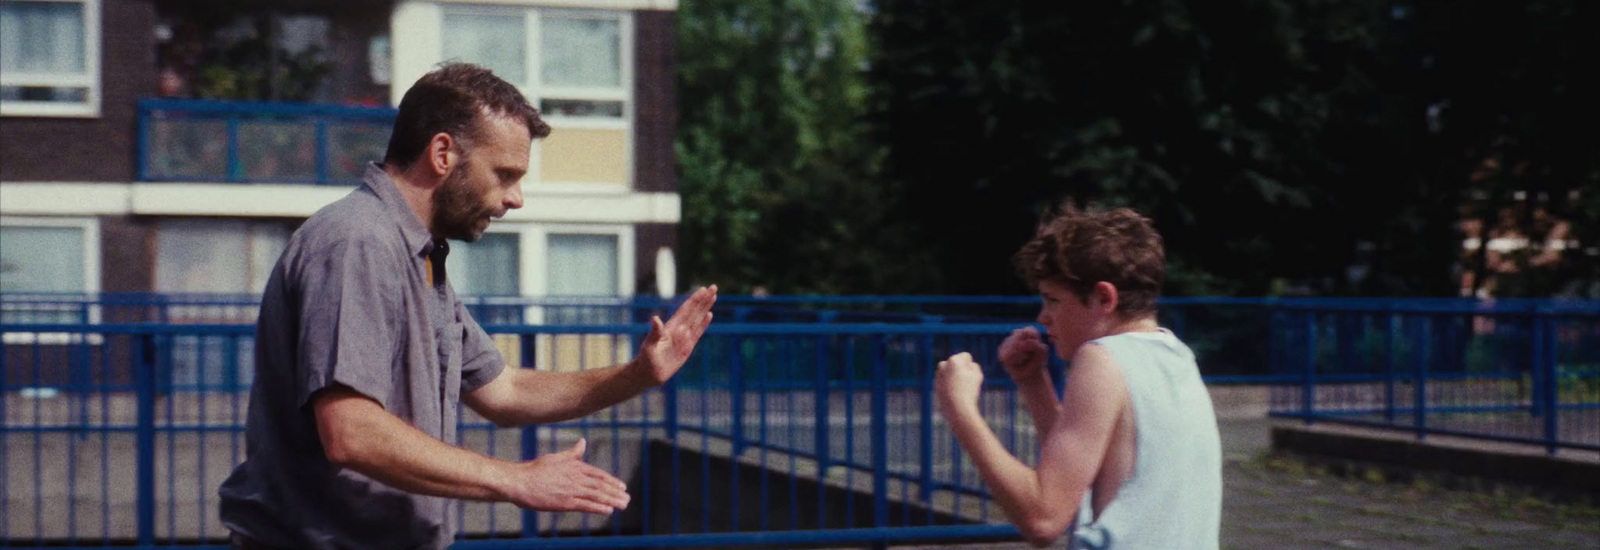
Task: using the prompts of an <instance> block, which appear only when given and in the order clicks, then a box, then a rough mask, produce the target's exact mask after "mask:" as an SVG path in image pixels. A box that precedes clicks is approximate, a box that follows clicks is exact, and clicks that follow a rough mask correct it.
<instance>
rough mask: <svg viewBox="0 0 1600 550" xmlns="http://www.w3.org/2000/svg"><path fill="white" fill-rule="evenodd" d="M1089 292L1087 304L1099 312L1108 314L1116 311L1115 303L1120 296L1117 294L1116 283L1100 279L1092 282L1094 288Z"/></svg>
mask: <svg viewBox="0 0 1600 550" xmlns="http://www.w3.org/2000/svg"><path fill="white" fill-rule="evenodd" d="M1090 294H1091V296H1090V299H1089V304H1090V306H1091V307H1093V308H1095V310H1096V311H1098V312H1100V314H1102V315H1109V314H1111V313H1113V312H1115V311H1117V303H1118V302H1119V301H1120V299H1121V296H1119V295H1118V294H1117V287H1116V285H1113V284H1111V283H1108V282H1105V281H1100V282H1098V283H1095V284H1094V290H1093V291H1090Z"/></svg>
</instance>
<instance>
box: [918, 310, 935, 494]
mask: <svg viewBox="0 0 1600 550" xmlns="http://www.w3.org/2000/svg"><path fill="white" fill-rule="evenodd" d="M922 349H923V350H926V351H927V352H928V357H927V358H926V359H922V354H920V353H918V354H917V357H918V358H919V359H922V360H921V361H920V362H921V365H919V366H918V369H917V372H919V373H922V375H921V376H918V377H917V393H918V396H917V397H918V399H919V400H920V401H919V402H918V405H919V406H920V408H921V412H922V414H921V416H922V418H921V419H920V420H921V426H920V427H921V430H920V432H921V433H919V434H918V436H919V437H918V441H919V444H918V449H917V450H918V451H921V454H922V456H921V457H920V458H921V464H922V467H921V468H920V470H921V472H920V473H921V474H922V475H921V478H922V483H921V485H922V490H921V491H920V492H919V493H918V495H917V499H918V500H921V501H922V502H925V503H928V504H930V506H929V509H930V510H931V509H932V506H931V504H932V503H933V424H934V416H933V375H932V374H930V373H928V372H926V371H924V369H927V368H928V367H930V366H932V365H935V364H937V362H936V361H935V360H934V359H935V357H937V353H936V352H935V350H934V348H933V336H923V337H922Z"/></svg>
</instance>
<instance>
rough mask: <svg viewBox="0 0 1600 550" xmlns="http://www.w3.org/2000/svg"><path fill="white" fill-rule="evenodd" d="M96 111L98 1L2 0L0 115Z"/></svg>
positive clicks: (71, 114) (0, 14) (68, 114)
mask: <svg viewBox="0 0 1600 550" xmlns="http://www.w3.org/2000/svg"><path fill="white" fill-rule="evenodd" d="M99 114H100V0H0V115H5V116H99Z"/></svg>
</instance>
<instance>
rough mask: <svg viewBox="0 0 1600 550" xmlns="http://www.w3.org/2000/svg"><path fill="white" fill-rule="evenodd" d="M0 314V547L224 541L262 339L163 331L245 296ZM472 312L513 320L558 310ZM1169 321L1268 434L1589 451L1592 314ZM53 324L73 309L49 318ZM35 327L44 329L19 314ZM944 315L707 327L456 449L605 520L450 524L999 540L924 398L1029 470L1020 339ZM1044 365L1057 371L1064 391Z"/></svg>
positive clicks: (1189, 309)
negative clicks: (596, 472) (1221, 361)
mask: <svg viewBox="0 0 1600 550" xmlns="http://www.w3.org/2000/svg"><path fill="white" fill-rule="evenodd" d="M0 298H3V300H0V305H4V306H5V309H3V310H0V311H4V312H6V315H7V317H6V318H4V319H0V336H4V338H3V339H0V411H3V413H4V415H5V416H4V417H3V419H0V420H3V422H0V465H3V466H4V468H3V469H0V498H3V499H4V501H3V503H0V504H3V506H0V547H40V546H52V545H53V546H59V545H66V546H69V547H91V546H103V545H111V544H138V545H141V546H143V547H149V548H153V547H168V546H181V545H186V544H204V543H214V542H216V541H218V540H219V537H221V536H223V534H224V533H223V531H222V527H221V525H220V523H218V521H217V520H216V518H215V508H216V501H215V488H216V487H217V486H218V485H219V484H220V483H221V481H222V479H223V477H224V476H226V475H227V473H228V472H229V471H230V470H231V468H232V467H233V465H235V464H237V463H238V461H239V460H240V459H241V453H242V451H243V436H242V426H243V421H244V411H245V407H246V406H247V403H248V381H249V380H250V379H251V377H252V375H253V368H254V367H253V361H252V359H253V358H252V349H253V348H252V346H253V332H254V329H253V327H252V326H250V325H249V324H242V323H241V321H242V320H237V319H236V320H233V321H232V322H231V323H230V324H206V323H188V324H186V323H183V322H180V321H182V320H190V321H195V320H205V319H214V318H216V317H218V315H213V314H208V313H200V314H194V315H190V316H188V317H184V316H182V315H177V313H184V312H188V313H184V314H185V315H189V314H191V313H193V312H194V311H202V312H203V311H204V310H205V308H207V307H216V308H241V307H242V308H251V307H253V298H251V299H250V300H245V299H244V298H249V297H236V298H230V299H218V298H215V297H213V300H212V301H211V302H207V301H204V300H200V299H198V298H196V297H190V298H196V299H187V300H181V299H176V298H182V297H168V298H172V299H171V300H169V301H168V302H167V303H165V304H161V307H166V308H169V309H167V310H166V312H165V313H160V311H161V310H160V309H159V308H156V306H153V305H151V304H149V303H147V302H148V300H132V299H129V300H123V301H118V300H117V299H106V297H104V296H101V297H97V299H95V300H93V301H85V300H79V301H78V302H77V303H81V304H85V305H84V307H83V309H80V310H72V309H71V308H65V309H62V308H60V307H56V308H49V307H45V308H35V309H33V310H30V309H28V308H27V307H24V305H25V302H22V301H20V300H19V299H16V297H15V296H10V297H3V296H0ZM125 298H126V297H125ZM728 298H732V299H731V300H730V299H728ZM724 300H726V301H727V302H729V304H721V306H722V307H728V306H730V305H731V306H732V307H752V308H753V309H751V311H752V312H753V314H752V315H753V316H755V317H758V318H759V317H760V315H765V314H768V313H770V312H769V311H766V310H759V309H757V308H755V306H748V305H745V304H741V302H742V301H744V300H746V299H743V298H739V297H725V298H724ZM749 300H754V299H749ZM1010 300H1017V301H1019V303H1020V302H1031V300H1030V299H1010ZM70 301H71V300H68V299H62V300H58V302H60V303H65V302H70ZM480 302H482V303H480V304H478V305H485V304H487V305H488V306H490V307H502V306H503V307H514V308H515V309H516V310H518V311H522V312H523V313H524V314H526V311H527V310H526V309H525V308H528V307H546V306H550V307H555V306H554V305H551V304H541V305H539V306H530V305H528V304H529V302H527V301H526V300H525V299H515V300H511V301H510V302H511V303H510V304H509V305H507V304H501V303H497V302H496V301H495V300H493V299H490V300H486V301H480ZM762 303H763V304H765V303H770V302H762ZM141 304H142V305H141ZM839 304H842V306H840V307H853V306H860V305H861V304H854V303H851V302H850V301H848V300H847V301H841V302H839V303H838V304H835V305H839ZM35 305H37V304H35ZM57 305H59V303H57ZM124 305H127V307H129V308H132V309H130V310H128V311H134V310H136V309H137V310H139V311H142V312H143V313H141V314H140V315H154V316H153V317H146V318H141V319H138V320H136V321H129V322H110V320H112V319H113V318H117V317H125V316H134V315H133V314H131V313H128V312H119V310H117V309H116V308H118V307H122V306H124ZM557 305H562V304H557ZM564 305H568V306H573V307H580V306H591V307H607V308H610V307H617V308H627V309H616V310H607V311H616V312H623V311H625V312H626V313H622V314H620V315H626V316H629V317H632V318H633V319H635V320H637V319H642V318H644V317H646V316H648V314H651V313H657V312H659V313H667V312H668V311H669V310H670V309H671V303H663V302H660V301H654V300H648V299H647V300H641V301H638V302H635V301H632V300H628V301H623V302H618V303H614V304H609V305H608V304H600V305H596V304H595V303H592V302H590V303H583V304H577V305H574V304H573V303H567V304H564ZM920 305H921V306H924V307H929V308H937V307H940V306H938V305H937V304H920ZM174 307H175V308H180V309H171V308H174ZM812 307H815V306H812ZM867 307H881V306H876V305H869V306H867ZM96 308H98V309H96ZM140 308H142V309H140ZM181 308H198V309H189V310H186V309H181ZM1169 309H1176V310H1178V312H1177V313H1176V314H1173V313H1171V312H1169V313H1167V314H1164V315H1166V316H1165V317H1164V320H1163V323H1164V324H1167V325H1168V326H1172V327H1173V328H1174V329H1175V330H1176V331H1177V332H1178V333H1179V334H1180V336H1182V337H1183V338H1185V339H1186V340H1188V341H1190V342H1191V344H1194V347H1195V348H1196V351H1197V353H1198V355H1199V357H1200V361H1201V364H1202V369H1203V370H1205V371H1207V372H1208V373H1210V374H1209V375H1208V376H1207V379H1208V381H1210V382H1219V381H1226V382H1237V381H1239V380H1240V379H1239V378H1238V377H1234V376H1227V375H1217V374H1214V372H1215V371H1213V370H1212V369H1210V368H1209V367H1208V365H1209V364H1212V363H1214V362H1215V361H1218V359H1217V357H1224V358H1226V357H1230V356H1229V355H1228V353H1229V352H1228V350H1229V349H1230V348H1229V347H1228V346H1237V347H1241V348H1243V347H1246V346H1244V345H1243V344H1239V343H1236V342H1237V341H1238V340H1242V339H1245V338H1246V336H1230V337H1222V336H1219V334H1223V333H1219V332H1218V331H1235V333H1237V334H1243V335H1247V336H1249V335H1254V336H1250V337H1253V338H1254V340H1253V346H1254V347H1255V349H1256V352H1258V353H1259V354H1260V355H1261V356H1262V357H1263V358H1264V359H1263V363H1264V364H1266V365H1268V369H1269V370H1267V371H1266V373H1265V374H1264V375H1258V376H1255V377H1253V378H1250V380H1262V379H1269V380H1273V381H1275V382H1277V383H1278V384H1277V385H1276V386H1275V387H1274V389H1273V390H1272V403H1271V408H1272V413H1273V414H1274V415H1277V416H1281V417H1288V418H1298V419H1304V420H1306V421H1308V422H1341V423H1353V424H1361V425H1369V426H1381V427H1387V428H1392V429H1403V430H1407V431H1411V432H1414V433H1416V434H1417V436H1418V437H1428V436H1430V435H1432V434H1451V435H1464V436H1469V437H1478V438H1484V439H1494V440H1504V441H1514V442H1522V443H1530V444H1535V445H1540V446H1543V447H1545V448H1547V449H1550V450H1551V451H1552V452H1554V451H1555V450H1557V449H1562V448H1575V449H1597V448H1600V302H1594V301H1587V302H1550V301H1529V302H1506V301H1502V302H1498V303H1494V304H1485V303H1476V302H1472V303H1467V302H1457V301H1426V302H1389V301H1361V300H1356V301H1321V302H1318V301H1296V302H1287V303H1286V302H1282V301H1253V302H1251V301H1234V300H1219V301H1217V302H1216V303H1214V304H1206V303H1204V302H1200V303H1191V304H1185V305H1182V306H1179V307H1172V308H1169ZM67 310H70V311H78V312H81V315H78V316H76V317H75V316H74V315H71V314H63V313H61V311H67ZM30 311H47V312H48V311H54V312H55V313H51V314H49V315H42V316H40V317H36V318H34V319H32V320H29V319H28V318H27V315H32V313H29V312H30ZM539 311H541V312H542V311H543V310H539ZM778 311H783V310H778ZM162 315H165V317H163V316H162ZM918 315H925V313H923V314H918ZM253 316H254V315H253V310H250V314H249V317H252V318H253ZM575 317H577V318H579V320H582V319H584V318H587V317H586V316H584V315H577V316H575ZM84 318H99V319H100V320H101V322H98V323H87V324H86V323H84V322H82V319H84ZM480 318H485V319H490V317H488V316H485V315H480ZM507 318H508V319H511V318H513V316H508V317H507ZM837 318H838V317H837V316H835V317H834V319H837ZM947 319H949V318H948V317H942V318H941V319H940V320H936V321H928V320H923V321H921V322H897V323H866V324H863V323H839V322H833V323H826V322H807V323H777V322H769V323H754V322H744V323H740V322H728V321H729V319H728V318H726V317H724V316H720V315H719V321H718V322H717V323H716V324H714V325H713V328H712V330H711V332H710V333H708V335H707V337H706V339H705V340H704V341H703V342H702V344H701V347H700V348H699V349H698V350H697V352H696V354H695V356H694V358H693V359H692V360H691V363H690V364H689V365H688V366H686V367H685V369H684V371H683V372H682V373H680V375H679V376H678V377H677V378H676V379H675V380H674V381H673V382H672V383H670V384H668V385H667V386H664V387H662V388H658V389H655V390H651V391H650V392H647V393H646V394H645V395H643V396H641V397H640V398H639V399H636V400H633V401H630V402H628V403H625V404H622V405H619V406H618V407H614V408H612V409H610V410H607V411H602V412H600V413H597V414H595V415H592V416H590V417H587V418H584V419H580V420H577V421H573V422H568V423H562V424H557V425H549V426H538V427H532V428H526V429H517V430H507V429H498V428H495V427H494V426H492V425H491V424H489V423H488V422H485V421H483V420H482V419H481V418H478V417H476V416H474V415H473V414H471V413H470V411H464V413H463V416H462V418H463V419H464V420H463V425H462V429H461V430H460V434H461V436H460V440H459V441H458V443H459V444H461V445H463V446H465V447H468V448H472V449H475V450H478V451H480V452H484V453H486V454H490V455H493V456H498V457H502V458H506V459H525V458H530V457H533V456H537V455H538V454H543V453H548V452H553V451H556V450H560V449H564V448H566V447H568V446H570V445H571V444H572V443H573V442H574V441H576V439H577V438H578V437H586V438H588V440H589V442H590V449H591V450H590V454H589V459H590V460H591V461H592V462H595V463H597V464H599V465H601V466H602V467H605V468H608V469H610V470H611V471H613V472H614V473H616V474H617V475H619V476H620V477H623V478H624V479H626V480H628V481H629V482H630V485H631V487H632V488H633V489H632V490H633V491H635V499H634V505H633V506H632V507H631V508H630V510H628V511H627V512H625V513H622V514H619V515H617V516H616V517H612V518H600V517H597V516H587V517H586V516H582V515H577V514H538V513H528V512H523V511H521V510H518V509H515V508H514V507H511V506H509V505H491V504H485V503H463V504H461V505H460V507H459V508H458V511H457V514H458V516H457V517H458V521H459V524H460V525H461V526H462V529H463V530H462V532H463V534H464V536H465V537H467V538H466V539H464V540H463V541H462V542H461V543H459V546H460V547H462V548H516V547H530V546H528V545H529V542H528V541H527V540H528V539H537V541H536V542H537V543H538V544H537V546H539V547H558V548H585V547H608V546H614V545H623V546H630V545H631V546H718V547H722V546H735V545H749V544H787V543H799V542H806V543H840V544H851V543H862V542H871V541H887V540H903V539H908V538H918V539H947V538H967V537H988V536H1011V535H1012V534H1014V531H1012V530H1010V528H1009V527H1006V526H1003V525H1000V524H998V523H997V521H998V520H999V516H998V510H996V509H992V508H991V507H990V505H989V501H988V499H987V498H986V497H985V495H984V492H983V488H982V485H981V484H980V483H979V482H978V477H977V475H976V473H975V471H973V470H972V468H971V466H970V464H968V463H966V462H965V461H964V458H963V456H962V453H960V452H959V450H958V448H957V446H956V444H955V442H954V441H953V440H952V439H951V438H950V436H949V433H948V429H947V428H946V427H945V426H944V425H943V424H942V420H940V419H939V418H938V416H937V415H936V414H934V412H933V401H932V399H931V398H930V393H929V392H930V391H931V376H930V374H931V370H930V369H931V368H932V366H933V365H934V364H935V363H936V362H937V360H938V359H940V358H942V357H944V356H946V355H948V354H949V353H952V352H954V351H972V352H974V353H975V355H977V356H978V357H979V359H980V361H981V362H983V363H984V364H985V365H988V366H989V367H991V373H990V374H991V377H990V388H989V391H988V392H986V394H985V397H984V407H985V411H986V414H985V417H986V418H988V419H989V420H990V422H991V423H992V425H993V426H994V427H995V429H996V431H997V433H999V434H1000V435H1001V439H1002V441H1004V442H1005V443H1006V444H1007V445H1008V446H1009V447H1010V448H1011V449H1012V450H1014V451H1015V452H1017V453H1018V454H1019V455H1021V456H1031V455H1032V454H1033V453H1034V452H1035V451H1036V445H1035V442H1034V440H1033V430H1032V426H1031V423H1030V421H1029V419H1028V418H1027V416H1026V414H1025V412H1024V410H1023V407H1022V404H1021V403H1020V400H1019V399H1018V397H1017V395H1016V394H1015V392H1014V391H1012V388H1011V387H1010V384H1009V381H1008V380H1006V379H1005V377H1004V376H1003V374H1001V373H1000V372H998V370H997V369H993V367H994V366H996V365H997V362H996V361H995V359H994V357H995V348H996V346H997V345H998V342H999V340H1000V339H1001V338H1003V337H1004V335H1005V334H1007V333H1008V332H1009V331H1010V330H1011V329H1012V328H1014V327H1015V326H1016V324H1017V322H1019V320H1012V321H1011V322H1006V323H986V324H962V323H953V322H949V321H948V320H947ZM1257 326H1259V327H1260V328H1259V329H1257V328H1251V327H1257ZM486 327H487V328H488V329H489V330H490V331H491V332H493V333H495V334H496V339H497V342H498V343H499V344H500V345H501V349H502V351H503V352H504V353H505V354H506V355H507V357H508V359H510V360H511V361H513V362H514V363H516V364H522V365H535V364H537V365H540V366H541V367H543V368H553V369H565V370H576V369H584V368H593V367H598V366H603V365H606V364H610V363H614V362H617V361H621V360H623V359H626V358H627V357H630V356H631V355H632V353H633V351H634V349H635V348H636V347H637V339H638V338H639V337H640V336H641V335H642V334H643V331H644V330H645V327H644V326H643V325H641V324H639V323H625V324H610V325H594V324H566V325H554V324H546V325H526V324H522V323H511V324H495V323H488V324H487V325H486ZM1228 334H1232V333H1228ZM1197 342H1198V343H1197ZM1208 342H1211V343H1208ZM1217 342H1220V343H1217ZM1208 346H1210V347H1208ZM1061 367H1062V365H1060V364H1059V363H1056V364H1054V365H1053V366H1052V368H1053V371H1054V373H1055V375H1056V376H1057V378H1058V382H1059V378H1060V376H1061ZM1058 386H1059V385H1058Z"/></svg>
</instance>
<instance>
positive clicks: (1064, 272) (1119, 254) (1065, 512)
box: [936, 207, 1222, 550]
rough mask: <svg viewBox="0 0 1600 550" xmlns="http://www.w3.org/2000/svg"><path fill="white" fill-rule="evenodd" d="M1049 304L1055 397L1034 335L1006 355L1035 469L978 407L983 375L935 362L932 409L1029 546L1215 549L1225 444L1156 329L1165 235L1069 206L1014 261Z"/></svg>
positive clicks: (1188, 371) (1192, 370)
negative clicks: (1058, 384) (1066, 364)
mask: <svg viewBox="0 0 1600 550" xmlns="http://www.w3.org/2000/svg"><path fill="white" fill-rule="evenodd" d="M1015 259H1016V263H1017V268H1018V271H1020V272H1021V273H1022V275H1023V277H1024V278H1026V279H1027V280H1028V282H1029V284H1031V285H1033V286H1034V287H1036V288H1038V290H1039V294H1040V295H1041V296H1042V297H1043V298H1044V304H1043V306H1042V307H1041V309H1040V311H1039V319H1038V321H1039V324H1041V325H1044V327H1045V329H1046V331H1047V333H1048V336H1049V339H1050V342H1051V343H1053V344H1054V345H1055V350H1056V353H1057V355H1058V356H1059V357H1061V358H1062V359H1068V358H1070V359H1071V361H1072V369H1071V372H1070V373H1069V376H1068V377H1067V387H1066V392H1065V394H1064V395H1063V396H1062V398H1061V400H1060V401H1057V400H1056V397H1055V388H1054V386H1053V385H1052V384H1051V382H1050V376H1049V374H1048V373H1047V371H1046V370H1045V368H1044V366H1045V361H1046V359H1047V354H1048V353H1049V351H1048V348H1047V347H1046V346H1045V343H1044V341H1042V340H1041V335H1040V334H1039V332H1038V331H1037V330H1035V329H1034V328H1033V327H1027V328H1022V329H1018V330H1016V331H1014V332H1012V333H1011V335H1010V336H1009V337H1007V338H1006V339H1005V341H1004V342H1002V343H1001V344H1000V349H999V355H1000V363H1001V364H1002V365H1004V366H1005V369H1006V371H1007V372H1008V373H1009V374H1010V375H1011V377H1012V379H1013V380H1015V381H1016V383H1017V388H1018V391H1019V392H1021V393H1022V397H1023V400H1024V401H1025V402H1026V404H1027V406H1028V411H1029V414H1030V416H1032V417H1033V421H1034V429H1035V430H1036V431H1037V432H1038V434H1039V440H1040V457H1039V463H1038V468H1037V469H1034V468H1030V467H1028V466H1027V465H1026V464H1024V463H1022V462H1021V461H1019V460H1017V459H1016V457H1013V456H1011V454H1010V453H1007V452H1006V450H1005V448H1004V447H1002V446H1001V445H1000V441H999V440H998V439H996V438H995V435H994V432H993V431H991V430H990V429H989V426H988V424H986V423H985V422H984V419H983V417H982V416H981V415H980V413H979V410H978V395H979V394H980V393H981V391H982V387H983V371H982V369H981V368H980V367H979V366H978V364H977V363H974V362H973V361H972V356H971V355H968V354H966V353H960V354H957V355H954V356H952V357H950V359H949V360H947V361H942V362H940V363H939V370H938V374H937V379H936V387H937V395H938V399H939V409H940V411H941V412H942V413H943V414H944V416H945V418H946V419H948V420H949V422H950V427H951V429H952V430H953V431H954V432H955V435H956V440H957V441H959V442H960V444H961V447H962V448H963V449H966V451H967V453H968V454H969V455H971V456H972V461H973V463H974V464H975V465H976V466H977V467H978V471H979V473H980V474H981V475H982V476H983V479H984V481H985V482H986V483H987V484H988V486H989V489H990V490H991V491H992V492H993V494H994V498H995V500H996V501H998V502H999V503H1000V506H1001V509H1003V510H1004V511H1005V513H1006V516H1007V517H1009V518H1010V519H1011V521H1012V522H1013V523H1015V524H1016V525H1017V528H1018V529H1019V530H1020V531H1022V533H1023V535H1025V536H1026V537H1027V538H1028V540H1029V541H1030V542H1032V543H1033V544H1034V545H1036V546H1041V547H1042V546H1047V545H1049V544H1051V543H1052V542H1054V541H1055V539H1057V538H1059V537H1060V536H1061V535H1062V533H1064V532H1066V531H1067V530H1068V528H1074V529H1073V531H1072V539H1071V547H1072V548H1186V549H1188V548H1194V549H1202V550H1203V549H1207V548H1211V549H1214V548H1217V545H1218V531H1219V530H1220V524H1221V517H1222V516H1221V514H1222V447H1221V442H1220V439H1219V437H1218V434H1217V422H1216V417H1215V415H1214V414H1213V412H1212V407H1211V397H1210V395H1209V394H1208V393H1207V392H1206V388H1205V385H1204V384H1203V383H1202V382H1201V380H1200V372H1199V368H1198V367H1197V366H1196V365H1195V361H1194V353H1193V352H1191V351H1190V350H1189V348H1188V347H1187V346H1185V345H1184V344H1183V342H1180V341H1178V339H1177V338H1176V337H1174V336H1173V334H1172V332H1170V331H1168V330H1166V329H1164V328H1161V327H1160V326H1159V325H1157V324H1156V306H1155V301H1156V297H1157V296H1158V295H1159V293H1160V290H1161V280H1162V275H1163V272H1164V271H1165V254H1164V253H1163V251H1162V249H1161V235H1160V234H1158V233H1156V231H1155V229H1154V227H1152V225H1151V223H1150V220H1148V219H1146V218H1144V217H1143V216H1140V215H1139V214H1137V213H1135V212H1133V211H1132V210H1128V209H1125V208H1124V209H1117V210H1112V211H1108V212H1097V211H1079V210H1076V209H1073V208H1071V207H1067V208H1065V209H1064V210H1063V211H1062V212H1061V213H1060V215H1059V216H1057V217H1055V218H1054V219H1052V220H1049V221H1048V222H1046V223H1045V224H1043V225H1042V226H1041V227H1040V229H1039V233H1038V235H1037V236H1036V237H1035V238H1034V239H1033V240H1032V241H1030V242H1029V243H1028V244H1027V245H1025V246H1023V248H1022V250H1021V251H1019V252H1018V253H1017V255H1016V257H1015Z"/></svg>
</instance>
